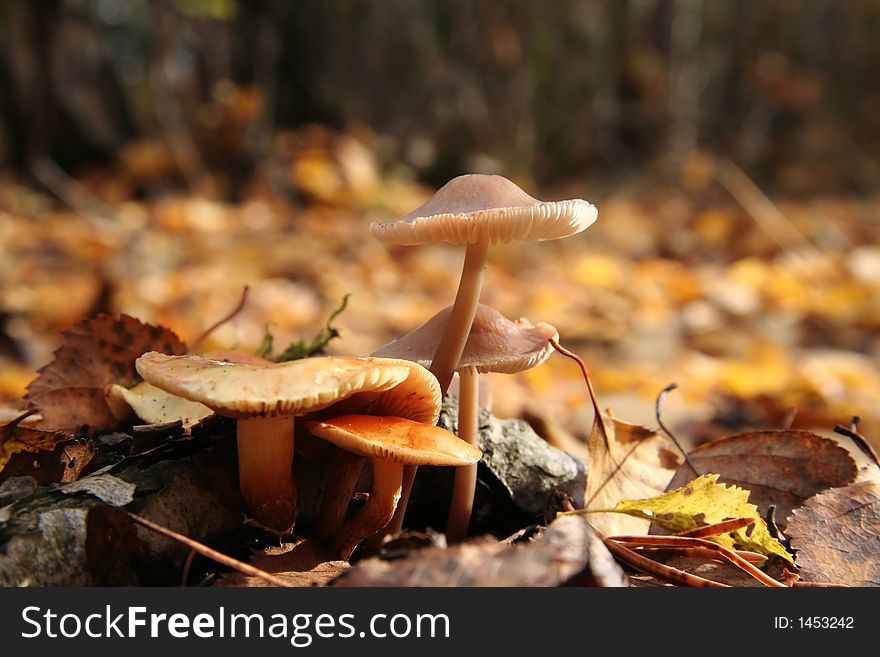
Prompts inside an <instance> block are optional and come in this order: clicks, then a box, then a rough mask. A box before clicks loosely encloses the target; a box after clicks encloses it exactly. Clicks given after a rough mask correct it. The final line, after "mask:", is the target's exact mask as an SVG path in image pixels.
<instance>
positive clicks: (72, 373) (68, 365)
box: [26, 315, 186, 429]
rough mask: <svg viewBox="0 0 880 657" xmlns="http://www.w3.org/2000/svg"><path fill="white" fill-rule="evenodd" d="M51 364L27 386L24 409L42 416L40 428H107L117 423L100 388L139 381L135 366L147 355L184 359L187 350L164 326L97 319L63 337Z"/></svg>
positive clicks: (128, 319)
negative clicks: (154, 354)
mask: <svg viewBox="0 0 880 657" xmlns="http://www.w3.org/2000/svg"><path fill="white" fill-rule="evenodd" d="M62 335H63V338H64V342H63V344H62V345H61V347H59V348H58V349H57V350H56V351H55V358H54V359H53V360H52V362H51V363H49V364H48V365H46V366H45V367H43V368H42V369H40V371H39V374H38V376H37V378H36V379H34V380H33V381H32V382H31V384H30V385H29V386H28V393H27V396H26V399H27V401H28V407H29V408H30V409H32V410H37V411H39V412H40V414H41V415H42V417H43V419H42V423H41V424H42V426H43V427H46V428H52V429H72V428H75V427H77V426H80V425H84V424H87V425H89V426H91V427H109V426H113V425H114V424H116V422H117V420H116V418H115V417H114V416H113V413H112V412H111V411H110V408H109V407H108V406H107V402H106V401H105V398H104V389H105V388H106V387H107V386H108V385H111V384H113V383H118V384H121V385H129V384H131V383H133V382H135V381H137V380H138V375H137V372H136V371H135V369H134V361H135V360H136V359H137V358H138V357H139V356H140V355H141V354H144V353H146V352H148V351H161V352H163V353H166V354H184V353H186V345H184V343H183V342H182V341H181V340H180V338H178V337H177V336H176V335H175V334H174V333H173V332H172V331H170V330H169V329H167V328H165V327H163V326H154V325H151V324H144V323H142V322H140V321H138V320H136V319H134V318H133V317H129V316H128V315H121V316H120V317H118V318H113V317H109V316H107V315H99V316H98V317H95V318H92V319H86V320H83V321H82V322H80V323H79V324H76V325H75V326H73V327H72V328H70V329H69V330H67V331H65V332H64V333H63V334H62Z"/></svg>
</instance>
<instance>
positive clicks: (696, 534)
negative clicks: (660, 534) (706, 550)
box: [675, 518, 755, 538]
mask: <svg viewBox="0 0 880 657" xmlns="http://www.w3.org/2000/svg"><path fill="white" fill-rule="evenodd" d="M753 522H755V519H754V518H734V519H733V520H724V521H722V522H716V523H715V524H714V525H705V526H703V527H695V528H694V529H687V530H685V531H683V532H678V533H676V534H675V535H676V536H687V537H689V538H707V537H709V536H718V535H719V534H726V533H727V532H735V531H736V530H737V529H742V528H743V527H748V526H749V525H751V524H752V523H753Z"/></svg>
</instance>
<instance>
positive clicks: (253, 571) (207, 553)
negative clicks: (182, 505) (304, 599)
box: [128, 513, 292, 588]
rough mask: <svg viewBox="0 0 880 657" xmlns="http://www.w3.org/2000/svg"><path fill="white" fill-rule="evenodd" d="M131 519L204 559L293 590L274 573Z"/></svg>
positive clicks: (157, 526) (136, 519) (130, 514)
mask: <svg viewBox="0 0 880 657" xmlns="http://www.w3.org/2000/svg"><path fill="white" fill-rule="evenodd" d="M128 515H129V517H130V518H131V519H132V520H133V521H134V522H136V523H137V524H139V525H142V526H143V527H146V528H147V529H150V530H152V531H154V532H156V533H157V534H161V535H162V536H166V537H168V538H170V539H173V540H175V541H177V542H178V543H182V544H183V545H185V546H186V547H188V548H190V549H191V550H195V551H196V552H198V553H199V554H201V555H202V556H204V557H208V558H209V559H212V560H213V561H216V562H217V563H219V564H222V565H224V566H227V567H229V568H232V569H233V570H237V571H238V572H240V573H242V574H244V575H250V576H251V577H259V578H260V579H263V580H265V581H267V582H269V583H270V584H274V585H275V586H280V587H283V588H292V587H291V585H290V584H288V583H287V582H285V581H284V580H283V579H280V578H278V577H275V575H273V574H272V573H267V572H266V571H265V570H261V569H259V568H255V567H254V566H251V565H250V564H247V563H244V562H243V561H239V560H238V559H234V558H233V557H230V556H227V555H225V554H223V553H222V552H218V551H217V550H215V549H213V548H209V547H208V546H207V545H205V544H204V543H199V542H198V541H196V540H193V539H191V538H189V537H188V536H184V535H183V534H178V533H177V532H176V531H174V530H171V529H168V528H167V527H163V526H162V525H157V524H156V523H155V522H153V521H151V520H147V519H146V518H142V517H141V516H138V515H135V514H134V513H129V514H128Z"/></svg>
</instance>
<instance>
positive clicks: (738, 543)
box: [614, 474, 794, 564]
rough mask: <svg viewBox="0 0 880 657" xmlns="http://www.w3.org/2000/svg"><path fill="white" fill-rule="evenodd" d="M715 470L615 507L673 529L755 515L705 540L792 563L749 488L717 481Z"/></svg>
mask: <svg viewBox="0 0 880 657" xmlns="http://www.w3.org/2000/svg"><path fill="white" fill-rule="evenodd" d="M718 476H719V475H717V474H705V475H701V476H699V477H697V478H696V479H694V480H693V481H692V482H690V483H689V484H687V485H686V486H682V487H681V488H676V489H675V490H671V491H669V492H668V493H663V494H662V495H657V496H656V497H652V498H648V499H640V500H639V499H628V500H622V501H621V502H619V503H618V504H617V506H616V507H614V511H616V512H619V513H623V514H627V515H630V516H634V517H636V518H643V519H645V520H649V521H653V522H655V523H657V524H658V525H661V526H662V527H664V528H665V529H668V530H670V531H674V532H682V531H687V530H689V529H696V528H697V527H704V526H706V525H714V524H715V523H718V522H722V521H724V520H730V519H734V518H755V522H754V524H753V525H749V526H748V527H743V528H742V529H737V530H736V531H733V532H729V533H727V534H719V535H718V536H713V537H711V538H709V539H708V540H710V541H714V542H715V543H718V544H719V545H724V546H725V547H729V548H733V549H737V550H750V551H752V552H758V553H760V554H766V555H768V556H769V555H771V554H775V555H778V556H780V557H782V558H783V559H785V560H786V561H788V562H789V563H791V564H794V558H793V557H792V556H791V555H790V554H789V553H788V551H787V550H786V549H785V548H784V547H782V544H781V543H780V542H779V541H778V540H776V539H775V538H773V537H772V536H771V535H770V532H769V530H768V529H767V524H766V523H765V522H764V520H762V519H761V516H760V514H759V513H758V507H757V506H755V505H754V504H750V503H749V491H747V490H745V489H743V488H739V487H738V486H725V485H724V484H719V483H718Z"/></svg>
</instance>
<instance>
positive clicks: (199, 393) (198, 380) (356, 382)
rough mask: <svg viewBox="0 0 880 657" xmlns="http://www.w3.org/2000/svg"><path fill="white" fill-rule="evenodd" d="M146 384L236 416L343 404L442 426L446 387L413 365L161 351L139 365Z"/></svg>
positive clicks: (371, 360)
mask: <svg viewBox="0 0 880 657" xmlns="http://www.w3.org/2000/svg"><path fill="white" fill-rule="evenodd" d="M136 366H137V371H138V373H139V374H140V375H141V376H142V377H143V378H144V380H146V381H148V382H149V383H151V384H153V385H154V386H156V387H158V388H161V389H163V390H166V391H168V392H171V393H173V394H175V395H179V396H181V397H185V398H187V399H191V400H193V401H198V402H201V403H202V404H204V405H205V406H207V407H209V408H211V409H213V410H214V411H216V412H217V413H218V414H220V415H224V416H227V417H233V418H239V419H240V418H249V417H258V416H263V417H278V416H291V415H297V416H298V415H305V414H307V413H311V412H315V411H321V410H323V409H326V408H328V407H329V406H332V405H334V404H337V403H340V402H344V403H345V412H381V413H389V414H394V415H400V416H403V417H408V418H411V419H413V420H416V421H418V422H436V420H437V417H438V415H439V413H440V404H441V396H440V387H439V385H438V383H437V379H436V378H435V377H434V376H433V375H432V374H431V373H430V372H428V371H427V370H426V369H425V368H423V367H421V366H419V365H417V364H415V363H410V362H408V361H406V360H398V359H384V358H338V357H333V356H323V357H316V358H303V359H301V360H294V361H290V362H287V363H269V364H265V365H259V364H250V363H233V362H225V361H219V360H213V359H210V358H204V357H201V356H168V355H166V354H160V353H157V352H155V351H152V352H149V353H146V354H144V355H143V356H141V357H140V358H138V359H137V361H136Z"/></svg>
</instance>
